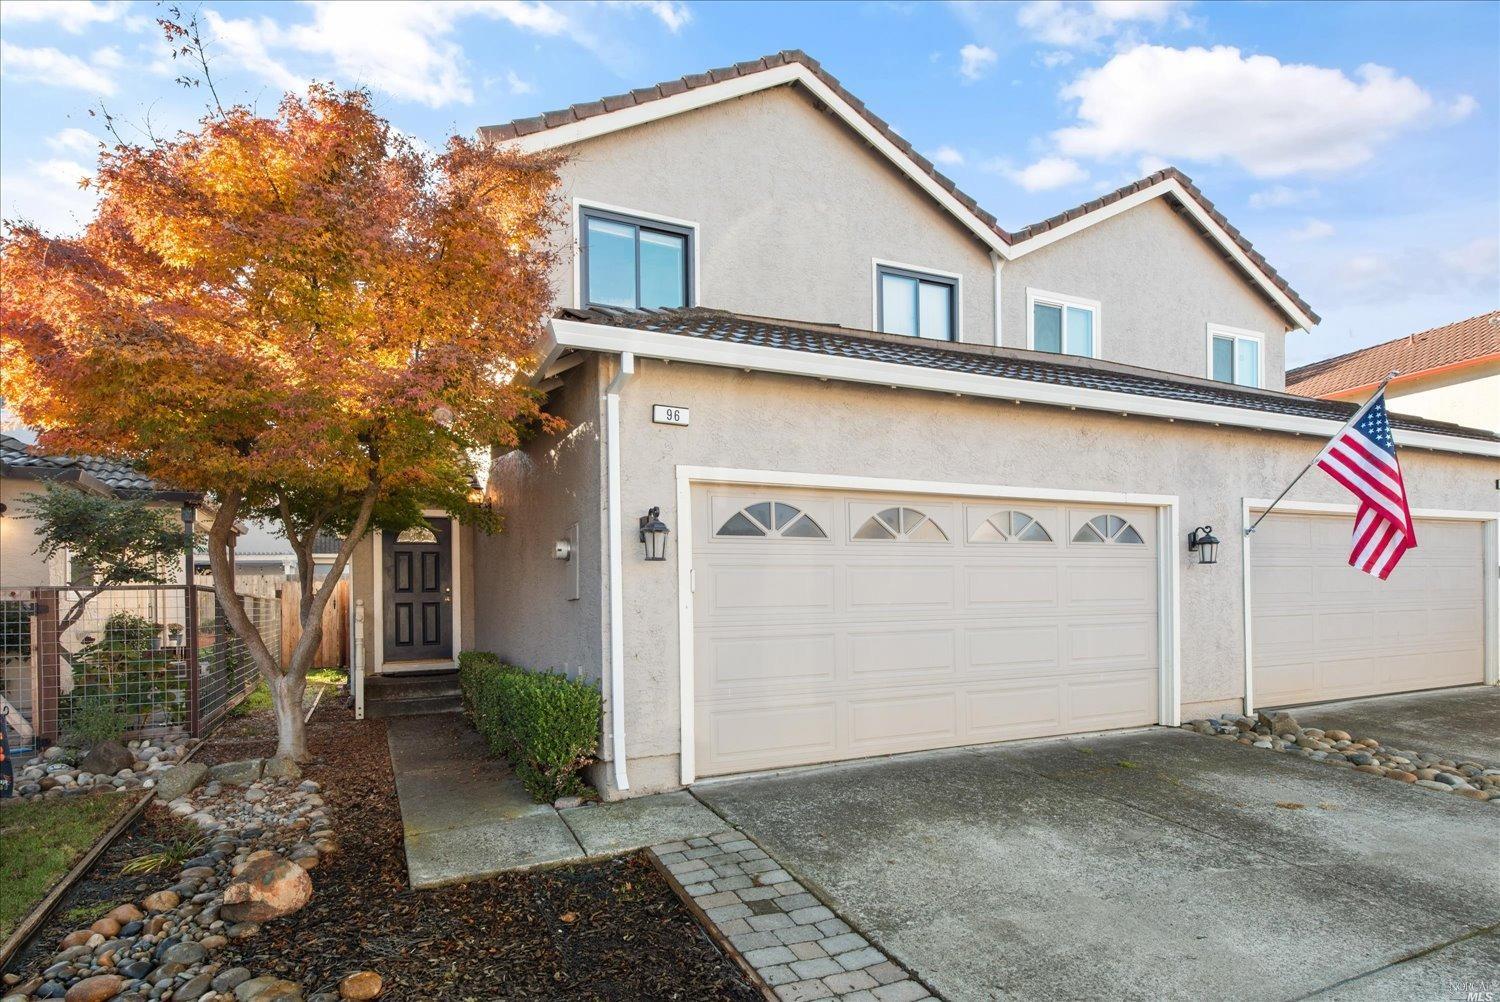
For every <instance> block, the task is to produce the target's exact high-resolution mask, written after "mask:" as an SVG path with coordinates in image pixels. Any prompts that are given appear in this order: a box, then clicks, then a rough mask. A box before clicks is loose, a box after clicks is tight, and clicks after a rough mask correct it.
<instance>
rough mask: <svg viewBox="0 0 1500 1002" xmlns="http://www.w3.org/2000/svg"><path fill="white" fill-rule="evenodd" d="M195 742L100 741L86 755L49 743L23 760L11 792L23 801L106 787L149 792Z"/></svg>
mask: <svg viewBox="0 0 1500 1002" xmlns="http://www.w3.org/2000/svg"><path fill="white" fill-rule="evenodd" d="M194 744H196V742H194V741H191V740H190V739H188V738H185V737H182V736H180V735H179V736H166V737H160V738H151V739H141V740H138V741H131V742H129V743H128V744H123V745H122V744H120V743H118V742H115V741H101V742H100V743H99V744H98V745H96V746H94V747H93V748H91V749H90V750H89V751H88V752H87V753H86V754H85V753H84V752H82V751H80V750H79V749H76V748H66V747H63V746H61V745H53V746H52V747H51V748H48V749H47V750H46V751H44V752H43V753H42V754H40V755H37V756H35V757H34V758H31V759H28V760H27V761H26V762H25V764H23V765H22V766H21V769H20V771H19V772H18V773H17V775H16V787H15V795H16V796H17V797H23V798H27V799H38V798H41V797H64V796H68V795H70V794H75V795H76V794H81V793H93V792H96V791H100V790H103V791H110V790H141V789H145V790H149V789H151V788H152V787H154V786H155V785H156V782H157V780H158V779H159V778H160V777H161V774H162V773H164V772H166V771H167V770H169V769H171V768H172V767H174V766H175V765H177V763H178V762H179V761H181V760H182V757H183V756H184V755H186V754H187V753H188V751H189V750H190V749H191V748H192V747H193V745H194Z"/></svg>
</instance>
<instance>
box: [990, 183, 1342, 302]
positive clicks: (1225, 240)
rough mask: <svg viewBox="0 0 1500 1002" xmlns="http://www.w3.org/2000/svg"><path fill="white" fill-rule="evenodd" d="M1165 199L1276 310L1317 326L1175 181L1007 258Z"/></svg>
mask: <svg viewBox="0 0 1500 1002" xmlns="http://www.w3.org/2000/svg"><path fill="white" fill-rule="evenodd" d="M1163 195H1174V196H1176V198H1177V200H1178V202H1180V203H1181V204H1182V205H1183V206H1185V207H1186V208H1187V210H1188V212H1189V213H1191V214H1192V217H1193V218H1194V219H1195V220H1197V221H1198V224H1199V225H1200V226H1202V227H1203V229H1204V230H1205V231H1207V232H1208V234H1209V236H1211V237H1213V239H1214V242H1215V243H1217V244H1218V245H1219V246H1220V247H1222V248H1224V251H1225V252H1226V253H1227V254H1228V255H1229V256H1230V258H1231V259H1233V260H1234V262H1235V263H1236V264H1238V265H1239V266H1240V267H1241V268H1242V269H1244V271H1246V272H1247V273H1248V274H1249V275H1250V276H1251V278H1252V279H1253V280H1254V282H1255V284H1256V285H1257V286H1259V287H1260V288H1261V289H1263V290H1264V291H1265V293H1266V295H1268V296H1270V297H1271V300H1272V301H1273V302H1275V303H1276V305H1277V306H1279V307H1281V309H1282V310H1283V311H1284V312H1285V313H1286V315H1287V316H1289V317H1291V318H1292V319H1293V320H1295V321H1296V322H1297V325H1298V326H1299V327H1301V328H1302V329H1304V330H1310V329H1311V328H1313V327H1315V326H1317V325H1316V324H1315V323H1314V322H1313V319H1312V317H1309V316H1308V315H1307V313H1306V312H1305V311H1303V309H1302V308H1301V307H1300V306H1298V305H1297V304H1296V303H1295V302H1293V301H1292V299H1291V298H1290V297H1289V296H1288V295H1287V294H1286V293H1285V292H1282V291H1281V289H1280V288H1279V287H1278V286H1277V285H1276V283H1275V282H1273V281H1271V279H1270V276H1268V275H1267V274H1266V273H1265V271H1263V270H1262V269H1261V267H1260V266H1259V265H1257V264H1256V263H1255V262H1254V261H1252V260H1250V256H1249V255H1248V254H1246V253H1245V251H1244V249H1243V248H1241V247H1240V245H1239V244H1237V243H1236V242H1235V241H1234V239H1233V238H1232V237H1230V235H1229V234H1228V233H1226V232H1225V231H1224V228H1223V227H1222V226H1220V225H1219V224H1218V223H1217V222H1215V221H1214V218H1213V217H1212V216H1210V215H1209V214H1208V213H1207V212H1206V211H1205V210H1204V208H1203V206H1201V205H1199V204H1198V200H1197V199H1196V198H1194V197H1193V196H1191V195H1189V194H1188V193H1187V190H1186V189H1184V188H1183V187H1182V184H1181V182H1179V181H1178V180H1177V179H1176V178H1174V177H1169V178H1166V179H1165V180H1163V181H1158V182H1157V183H1156V184H1153V185H1152V186H1151V187H1149V188H1142V189H1141V190H1140V191H1137V192H1135V193H1134V194H1131V195H1126V196H1125V197H1124V198H1122V199H1119V200H1118V201H1115V202H1111V203H1110V204H1108V205H1102V206H1100V207H1099V208H1097V209H1095V210H1093V211H1092V212H1086V213H1084V214H1083V215H1081V216H1078V217H1077V218H1074V219H1070V220H1068V221H1067V222H1066V223H1063V224H1061V225H1060V226H1054V227H1052V228H1051V229H1050V230H1046V231H1044V232H1042V233H1038V234H1037V235H1036V236H1034V237H1031V238H1029V239H1026V240H1021V241H1018V242H1017V243H1014V244H1012V245H1011V247H1010V254H1009V255H1008V256H1009V257H1012V258H1017V257H1024V256H1025V255H1027V254H1030V253H1031V252H1032V251H1035V250H1041V249H1042V248H1043V247H1046V246H1048V245H1050V244H1054V243H1056V242H1057V241H1059V240H1062V239H1063V238H1065V237H1070V236H1072V235H1073V234H1075V233H1077V232H1079V231H1080V230H1085V229H1088V228H1089V227H1090V226H1093V225H1095V224H1097V223H1102V222H1104V221H1105V220H1106V219H1110V218H1113V217H1114V216H1118V215H1119V214H1120V213H1122V212H1127V211H1129V210H1130V209H1134V208H1135V207H1136V206H1138V205H1144V204H1145V203H1146V202H1149V201H1151V199H1153V198H1160V197H1161V196H1163Z"/></svg>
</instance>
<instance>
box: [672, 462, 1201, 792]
mask: <svg viewBox="0 0 1500 1002" xmlns="http://www.w3.org/2000/svg"><path fill="white" fill-rule="evenodd" d="M710 484H720V485H727V486H741V487H792V488H803V489H812V490H843V491H877V492H882V493H896V494H939V495H943V494H951V495H957V496H959V497H970V498H995V499H1003V500H1011V499H1013V500H1016V501H1060V502H1074V503H1080V504H1121V505H1134V506H1136V507H1142V508H1155V509H1156V532H1157V554H1156V587H1157V592H1156V620H1157V624H1156V643H1157V661H1158V666H1157V668H1158V671H1159V672H1160V675H1159V677H1158V680H1157V702H1158V705H1157V722H1158V723H1161V724H1164V725H1166V726H1169V727H1176V726H1177V725H1179V724H1180V723H1182V695H1181V691H1180V690H1181V683H1182V667H1181V663H1180V654H1181V650H1182V635H1181V631H1180V626H1179V623H1180V620H1181V614H1180V613H1181V604H1182V593H1181V586H1180V580H1179V575H1178V560H1177V556H1176V554H1177V547H1176V542H1175V541H1176V539H1177V526H1178V498H1177V495H1175V494H1131V493H1123V492H1119V491H1080V490H1063V489H1047V488H1038V487H1012V486H1006V485H1001V484H969V483H958V482H948V481H941V480H903V479H899V478H890V477H856V476H840V475H836V474H826V473H794V472H791V471H781V470H744V469H733V468H727V467H717V466H678V467H677V685H678V700H679V702H680V704H681V706H680V711H681V720H680V730H681V747H680V748H679V755H680V762H681V780H682V784H683V785H684V786H687V785H689V784H691V783H692V782H694V781H695V780H696V779H697V772H696V769H697V766H696V763H695V761H694V749H693V742H694V737H695V735H694V709H695V708H694V705H693V699H694V693H693V669H694V665H693V585H694V582H693V503H692V502H693V488H694V487H699V486H706V485H710Z"/></svg>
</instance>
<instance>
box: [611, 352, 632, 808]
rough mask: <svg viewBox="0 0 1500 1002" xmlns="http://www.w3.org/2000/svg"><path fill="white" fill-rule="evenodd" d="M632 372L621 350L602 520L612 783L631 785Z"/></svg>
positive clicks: (613, 391) (628, 354)
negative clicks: (627, 415)
mask: <svg viewBox="0 0 1500 1002" xmlns="http://www.w3.org/2000/svg"><path fill="white" fill-rule="evenodd" d="M633 375H635V355H634V354H633V353H631V352H628V351H622V352H620V371H619V372H616V373H615V378H614V379H611V380H610V381H609V386H608V387H606V388H605V391H604V452H605V476H606V477H608V479H609V484H608V489H607V490H606V492H605V502H604V509H605V510H604V520H605V522H606V523H607V524H608V538H609V720H610V735H611V738H610V744H611V752H612V755H613V763H614V773H615V787H616V788H617V789H620V790H628V789H630V779H629V777H628V776H627V775H626V774H625V594H624V591H623V584H624V580H623V579H624V577H625V567H624V540H623V538H622V537H623V535H624V532H623V529H622V526H621V523H620V518H621V512H620V389H621V388H622V387H623V386H624V385H625V384H626V383H627V382H629V381H630V377H631V376H633Z"/></svg>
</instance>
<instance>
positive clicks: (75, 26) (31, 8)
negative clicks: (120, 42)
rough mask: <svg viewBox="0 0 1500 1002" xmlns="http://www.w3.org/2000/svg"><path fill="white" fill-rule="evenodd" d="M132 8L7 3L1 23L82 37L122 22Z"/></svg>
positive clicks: (69, 1) (63, 0) (74, 1)
mask: <svg viewBox="0 0 1500 1002" xmlns="http://www.w3.org/2000/svg"><path fill="white" fill-rule="evenodd" d="M129 6H130V5H129V4H126V3H91V2H89V0H6V2H5V3H3V4H0V23H3V24H5V25H6V26H7V27H9V26H11V25H15V24H42V23H46V24H50V25H52V26H53V27H57V28H61V29H62V30H63V31H66V32H67V33H68V34H70V35H79V34H82V33H83V32H84V31H85V30H87V29H88V28H90V27H92V26H93V25H96V24H108V23H110V22H111V21H115V20H117V19H119V18H120V16H121V15H122V14H124V13H125V11H126V9H127V8H129Z"/></svg>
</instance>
